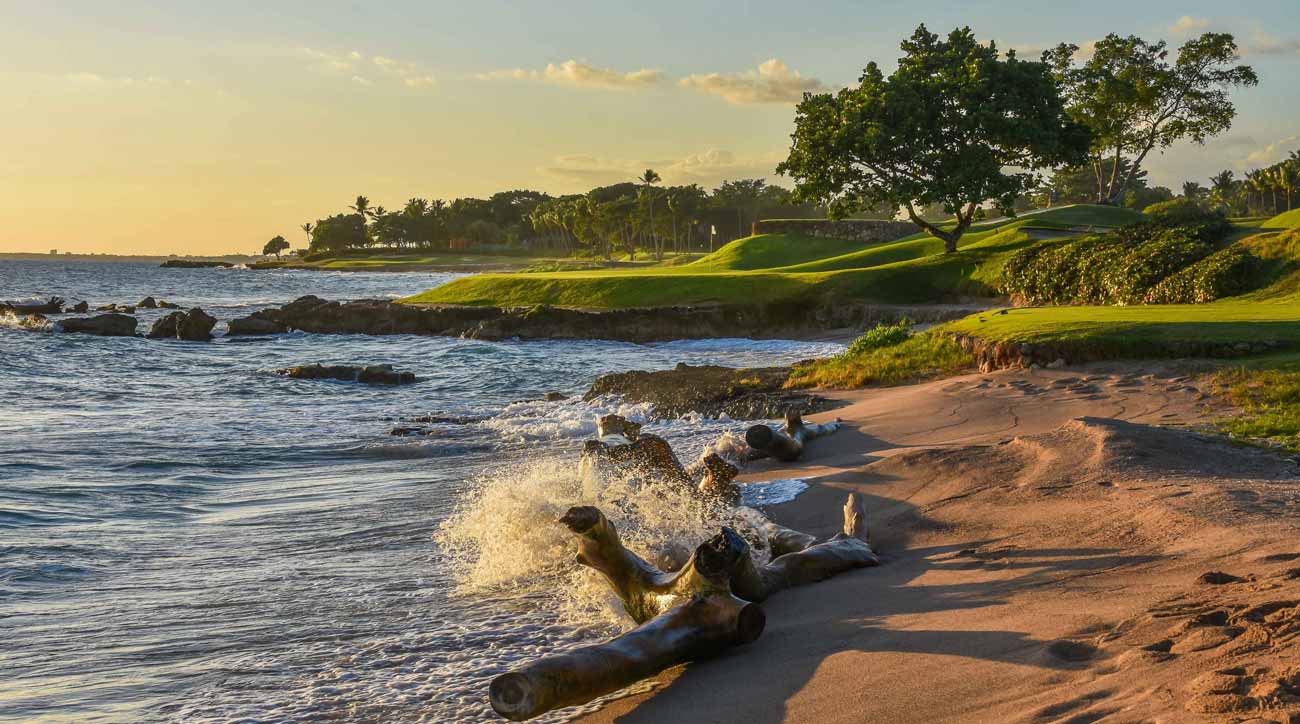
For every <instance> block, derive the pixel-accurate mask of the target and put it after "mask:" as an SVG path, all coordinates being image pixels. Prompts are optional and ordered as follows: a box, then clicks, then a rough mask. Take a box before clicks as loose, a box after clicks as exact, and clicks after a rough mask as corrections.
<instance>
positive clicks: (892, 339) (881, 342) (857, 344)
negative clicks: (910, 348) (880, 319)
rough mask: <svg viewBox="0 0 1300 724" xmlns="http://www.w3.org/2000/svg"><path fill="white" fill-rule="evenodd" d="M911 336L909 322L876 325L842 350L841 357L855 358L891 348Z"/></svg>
mask: <svg viewBox="0 0 1300 724" xmlns="http://www.w3.org/2000/svg"><path fill="white" fill-rule="evenodd" d="M911 336H912V325H911V323H910V322H907V321H902V322H899V323H897V324H877V325H876V326H874V327H872V328H871V329H868V330H867V331H866V332H865V333H864V334H863V335H862V336H861V337H858V338H857V339H855V340H853V343H852V344H850V345H849V348H848V349H846V350H844V353H843V354H842V355H841V356H842V357H857V356H859V355H862V354H866V353H867V352H870V351H871V350H873V349H881V348H883V347H892V346H894V345H896V344H901V343H903V342H906V341H907V338H908V337H911Z"/></svg>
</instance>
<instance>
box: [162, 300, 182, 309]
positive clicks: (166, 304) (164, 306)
mask: <svg viewBox="0 0 1300 724" xmlns="http://www.w3.org/2000/svg"><path fill="white" fill-rule="evenodd" d="M158 308H159V309H180V308H181V305H179V304H173V303H171V302H169V301H167V300H165V299H159V300H158Z"/></svg>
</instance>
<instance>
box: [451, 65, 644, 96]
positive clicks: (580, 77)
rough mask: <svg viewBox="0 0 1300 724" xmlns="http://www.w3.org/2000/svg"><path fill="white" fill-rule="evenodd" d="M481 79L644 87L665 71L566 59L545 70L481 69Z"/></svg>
mask: <svg viewBox="0 0 1300 724" xmlns="http://www.w3.org/2000/svg"><path fill="white" fill-rule="evenodd" d="M476 77H477V78H478V79H479V80H531V81H538V82H541V83H556V84H560V85H573V86H581V87H588V88H611V89H623V88H643V87H646V86H652V85H655V84H656V83H658V82H659V81H660V80H662V79H663V73H661V72H660V71H657V70H651V69H649V68H642V69H640V70H633V71H629V72H626V73H621V72H619V71H616V70H612V69H610V68H598V67H596V66H594V65H591V64H589V63H585V62H583V61H580V60H573V59H570V60H566V61H564V62H563V63H560V64H559V65H556V64H554V63H547V65H546V67H545V68H543V69H542V70H527V69H524V68H508V69H505V70H493V71H489V72H487V73H479V74H478V75H477V76H476Z"/></svg>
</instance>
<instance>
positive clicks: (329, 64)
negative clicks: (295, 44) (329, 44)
mask: <svg viewBox="0 0 1300 724" xmlns="http://www.w3.org/2000/svg"><path fill="white" fill-rule="evenodd" d="M300 52H301V53H302V54H303V55H306V56H308V57H309V58H312V59H313V60H315V61H317V66H318V67H319V68H321V69H323V70H328V71H337V72H339V73H347V74H351V78H352V81H353V82H354V83H358V84H360V85H374V81H372V80H370V79H369V78H367V77H365V76H363V75H361V74H360V73H361V72H363V71H364V70H366V69H369V70H373V71H377V72H379V73H381V74H383V75H385V76H389V77H391V78H392V79H393V80H394V81H396V82H400V83H401V84H402V85H404V86H406V87H408V88H427V87H429V86H432V85H434V84H436V83H437V78H436V77H435V76H434V75H433V73H432V72H430V71H429V70H428V69H427V68H424V67H423V66H421V65H420V64H418V63H412V62H408V61H403V60H398V59H396V58H389V57H387V56H383V55H374V56H370V58H369V59H367V58H366V56H365V55H363V54H362V53H361V51H358V50H352V51H349V52H347V53H332V52H330V51H327V50H317V49H314V48H301V49H300Z"/></svg>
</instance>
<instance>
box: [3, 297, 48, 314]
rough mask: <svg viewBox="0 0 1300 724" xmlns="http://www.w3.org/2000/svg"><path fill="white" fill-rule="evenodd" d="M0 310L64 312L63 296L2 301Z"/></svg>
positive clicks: (45, 312) (37, 312)
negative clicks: (42, 299) (29, 300)
mask: <svg viewBox="0 0 1300 724" xmlns="http://www.w3.org/2000/svg"><path fill="white" fill-rule="evenodd" d="M0 311H5V312H13V313H14V314H62V313H63V297H50V298H49V299H47V300H46V301H44V302H0Z"/></svg>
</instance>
